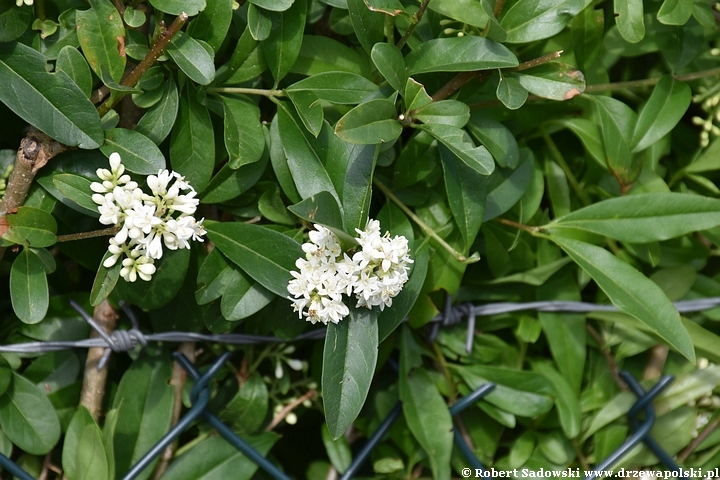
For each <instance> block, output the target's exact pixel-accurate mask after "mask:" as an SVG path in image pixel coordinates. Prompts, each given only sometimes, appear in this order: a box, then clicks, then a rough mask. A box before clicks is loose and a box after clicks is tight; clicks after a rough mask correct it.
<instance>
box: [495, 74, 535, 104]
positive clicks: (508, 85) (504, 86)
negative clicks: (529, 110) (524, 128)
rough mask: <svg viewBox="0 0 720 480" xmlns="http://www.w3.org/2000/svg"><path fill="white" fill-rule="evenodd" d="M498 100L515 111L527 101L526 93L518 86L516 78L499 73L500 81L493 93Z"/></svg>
mask: <svg viewBox="0 0 720 480" xmlns="http://www.w3.org/2000/svg"><path fill="white" fill-rule="evenodd" d="M495 94H496V95H497V98H498V100H500V101H501V102H502V103H503V105H505V106H506V107H507V108H509V109H510V110H517V109H518V108H520V107H522V106H523V105H524V104H525V101H527V97H528V91H527V90H525V88H523V86H522V85H520V82H519V81H518V79H517V78H515V77H513V76H511V75H503V74H502V71H500V81H499V82H498V86H497V91H496V93H495Z"/></svg>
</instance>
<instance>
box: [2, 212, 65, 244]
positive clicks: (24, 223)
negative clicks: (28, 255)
mask: <svg viewBox="0 0 720 480" xmlns="http://www.w3.org/2000/svg"><path fill="white" fill-rule="evenodd" d="M5 220H6V221H7V224H6V226H7V229H6V231H5V233H4V234H3V235H2V238H4V239H5V240H9V241H11V242H13V243H17V244H20V245H25V246H28V247H49V246H50V245H53V244H55V241H56V240H57V237H56V236H55V232H57V223H56V222H55V218H53V216H52V215H50V214H49V213H47V212H46V211H44V210H40V209H39V208H33V207H19V208H18V209H17V211H16V212H13V213H10V214H8V215H7V216H6V217H5Z"/></svg>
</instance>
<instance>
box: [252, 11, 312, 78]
mask: <svg viewBox="0 0 720 480" xmlns="http://www.w3.org/2000/svg"><path fill="white" fill-rule="evenodd" d="M306 11H307V7H306V6H305V0H295V2H294V3H293V5H292V6H291V7H290V8H289V9H287V10H285V11H284V12H281V13H272V15H271V18H272V29H271V30H270V35H268V38H267V40H265V41H264V42H263V44H262V45H263V53H264V54H265V60H266V61H267V64H268V67H270V73H272V76H273V78H274V79H275V87H277V85H278V83H279V82H280V80H282V79H283V78H284V77H285V75H287V73H288V72H289V71H290V68H292V66H293V64H294V63H295V60H297V58H298V55H299V54H300V47H301V46H302V35H303V29H304V28H305V15H306Z"/></svg>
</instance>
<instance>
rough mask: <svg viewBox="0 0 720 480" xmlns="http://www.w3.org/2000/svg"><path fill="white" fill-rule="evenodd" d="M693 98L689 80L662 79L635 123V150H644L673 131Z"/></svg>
mask: <svg viewBox="0 0 720 480" xmlns="http://www.w3.org/2000/svg"><path fill="white" fill-rule="evenodd" d="M691 100H692V92H691V91H690V87H689V86H688V85H687V84H686V83H684V82H679V81H677V80H675V79H674V78H673V77H672V75H665V76H664V77H663V78H661V79H660V82H658V84H657V85H656V86H655V88H654V89H653V93H652V95H651V96H650V99H649V100H648V103H647V104H646V105H645V107H644V108H643V109H642V112H640V116H639V118H638V121H637V123H636V124H635V132H634V133H633V137H632V142H631V144H632V145H633V149H632V151H633V152H639V151H641V150H644V149H646V148H647V147H649V146H650V145H652V144H653V143H655V142H657V141H658V140H660V139H661V138H662V137H664V136H665V135H667V134H668V133H670V131H671V130H672V129H673V128H675V125H677V123H678V122H679V121H680V119H681V118H682V117H683V115H684V114H685V111H686V110H687V109H688V107H689V106H690V101H691Z"/></svg>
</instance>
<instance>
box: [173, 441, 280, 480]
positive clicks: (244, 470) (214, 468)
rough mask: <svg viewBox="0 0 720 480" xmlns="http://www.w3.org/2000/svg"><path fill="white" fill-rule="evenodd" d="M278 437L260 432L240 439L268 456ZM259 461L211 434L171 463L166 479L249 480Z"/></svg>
mask: <svg viewBox="0 0 720 480" xmlns="http://www.w3.org/2000/svg"><path fill="white" fill-rule="evenodd" d="M279 438H280V437H279V436H278V435H275V434H274V433H269V432H263V433H262V434H260V435H257V436H253V437H245V438H243V440H245V442H246V443H247V444H248V445H250V446H251V447H252V448H253V449H254V450H255V451H257V452H258V453H259V454H260V455H267V454H268V452H269V451H270V449H271V448H272V446H273V445H274V444H275V442H276V441H277V440H278V439H279ZM257 469H258V464H257V463H256V462H254V461H253V460H251V459H249V458H248V457H246V456H245V455H243V454H242V453H241V452H240V451H239V450H238V449H236V448H235V447H234V446H232V445H230V444H229V443H228V442H227V440H225V439H224V438H221V437H211V438H208V439H206V440H203V441H202V442H200V443H199V444H197V445H195V446H194V447H192V448H191V449H190V450H189V451H188V452H187V453H185V454H184V455H182V456H181V457H180V458H178V459H176V460H174V461H173V462H172V464H170V468H168V470H167V472H166V473H165V475H163V479H165V480H214V479H218V478H232V479H233V480H250V479H251V478H252V477H253V475H254V474H255V472H256V471H257Z"/></svg>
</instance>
